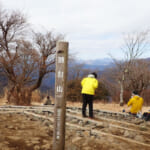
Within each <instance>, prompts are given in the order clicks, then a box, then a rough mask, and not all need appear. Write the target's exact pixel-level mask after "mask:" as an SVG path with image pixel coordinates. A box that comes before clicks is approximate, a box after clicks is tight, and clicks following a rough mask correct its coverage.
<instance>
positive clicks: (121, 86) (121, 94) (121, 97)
mask: <svg viewBox="0 0 150 150" xmlns="http://www.w3.org/2000/svg"><path fill="white" fill-rule="evenodd" d="M123 104H124V102H123V81H121V82H120V106H123Z"/></svg>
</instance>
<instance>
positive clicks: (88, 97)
mask: <svg viewBox="0 0 150 150" xmlns="http://www.w3.org/2000/svg"><path fill="white" fill-rule="evenodd" d="M81 86H82V91H81V93H82V97H83V105H82V116H83V117H86V107H87V104H88V105H89V117H90V118H93V96H94V94H95V89H96V88H98V80H97V74H96V73H95V72H93V73H91V74H89V75H88V76H87V77H86V78H83V79H82V81H81Z"/></svg>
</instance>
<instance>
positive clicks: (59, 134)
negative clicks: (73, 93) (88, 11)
mask: <svg viewBox="0 0 150 150" xmlns="http://www.w3.org/2000/svg"><path fill="white" fill-rule="evenodd" d="M68 45H69V44H68V42H58V43H57V46H56V70H55V108H54V132H53V150H64V149H65V114H66V81H67V65H68Z"/></svg>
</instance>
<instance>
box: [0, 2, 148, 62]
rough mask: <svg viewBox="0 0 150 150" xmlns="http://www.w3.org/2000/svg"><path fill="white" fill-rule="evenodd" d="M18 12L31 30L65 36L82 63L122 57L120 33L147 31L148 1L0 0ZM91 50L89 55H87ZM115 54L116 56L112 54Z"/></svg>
mask: <svg viewBox="0 0 150 150" xmlns="http://www.w3.org/2000/svg"><path fill="white" fill-rule="evenodd" d="M1 1H2V3H3V5H4V6H6V7H7V8H13V9H15V8H18V9H21V10H23V11H24V12H25V13H27V14H28V16H29V21H30V22H31V23H33V24H35V26H38V25H42V26H44V27H45V28H47V29H50V30H55V31H56V32H61V33H63V34H65V35H66V40H68V41H69V42H70V50H71V51H73V52H77V53H78V55H79V57H80V58H82V59H88V58H90V57H91V55H93V54H96V55H93V56H92V57H93V59H94V58H98V57H99V58H100V57H103V56H107V53H109V52H111V53H113V54H114V55H116V53H117V54H118V55H122V53H121V52H118V51H119V48H120V45H121V42H122V40H121V38H122V37H121V35H122V33H126V32H132V31H141V30H143V29H146V28H149V27H150V19H149V18H150V1H149V0H21V1H20V0H13V1H12V0H1ZM91 49H92V53H91ZM116 51H117V52H116Z"/></svg>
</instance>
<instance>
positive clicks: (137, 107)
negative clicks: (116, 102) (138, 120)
mask: <svg viewBox="0 0 150 150" xmlns="http://www.w3.org/2000/svg"><path fill="white" fill-rule="evenodd" d="M143 102H144V100H143V98H142V97H140V96H138V95H135V96H133V97H132V98H130V100H129V102H128V104H127V105H128V106H130V105H131V109H130V112H131V113H133V114H137V113H138V112H139V111H141V109H142V105H143Z"/></svg>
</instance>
